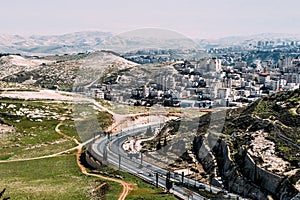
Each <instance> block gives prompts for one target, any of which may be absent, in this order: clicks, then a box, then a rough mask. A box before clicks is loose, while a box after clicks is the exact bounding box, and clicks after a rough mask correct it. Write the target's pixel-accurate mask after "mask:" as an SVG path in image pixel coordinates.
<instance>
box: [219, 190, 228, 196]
mask: <svg viewBox="0 0 300 200" xmlns="http://www.w3.org/2000/svg"><path fill="white" fill-rule="evenodd" d="M217 194H223V195H227V194H228V191H227V190H221V191H219V192H218V193H217Z"/></svg>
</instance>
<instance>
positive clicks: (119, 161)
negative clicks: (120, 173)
mask: <svg viewBox="0 0 300 200" xmlns="http://www.w3.org/2000/svg"><path fill="white" fill-rule="evenodd" d="M120 169H121V155H120V154H119V170H120Z"/></svg>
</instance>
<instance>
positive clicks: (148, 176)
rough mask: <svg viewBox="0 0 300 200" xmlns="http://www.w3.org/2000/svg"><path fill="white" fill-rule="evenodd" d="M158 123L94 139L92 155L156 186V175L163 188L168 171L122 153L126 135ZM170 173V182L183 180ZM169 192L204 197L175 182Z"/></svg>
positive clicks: (210, 187) (179, 195)
mask: <svg viewBox="0 0 300 200" xmlns="http://www.w3.org/2000/svg"><path fill="white" fill-rule="evenodd" d="M159 125H160V124H159V123H151V124H146V125H140V126H136V127H134V128H127V129H125V130H123V131H122V132H119V133H116V134H114V135H112V136H111V137H107V136H102V137H100V138H98V139H96V140H95V141H94V143H93V144H92V145H91V146H90V151H91V154H92V155H93V156H94V157H95V158H96V159H98V160H100V161H101V162H102V163H104V164H109V165H113V166H115V167H118V168H120V169H122V170H124V171H127V172H129V173H131V174H133V175H135V176H137V177H139V178H141V179H143V180H145V181H147V182H149V183H151V184H154V185H155V184H156V178H158V186H159V187H161V188H166V186H165V185H166V175H167V173H168V172H169V171H167V170H165V169H162V168H160V167H158V166H156V165H155V164H153V163H148V162H145V161H143V160H142V159H141V158H140V155H137V156H136V157H135V156H129V155H128V153H127V152H125V151H124V150H123V148H122V144H123V143H124V142H125V141H126V140H127V139H128V137H132V136H137V135H139V134H142V133H144V132H145V131H146V129H147V127H149V126H151V127H152V128H156V127H159ZM95 154H96V156H95ZM130 157H131V158H130ZM170 173H171V178H172V180H173V181H176V182H178V183H180V182H182V177H181V175H180V176H175V174H174V173H173V172H170ZM183 183H184V185H186V184H191V185H193V186H196V187H197V188H202V189H205V190H207V191H210V189H211V190H212V192H214V193H217V192H220V191H221V190H222V189H220V188H216V187H213V186H210V185H207V184H204V183H200V182H197V181H195V180H193V179H189V178H186V177H184V180H183ZM170 192H171V193H173V194H174V195H176V196H178V197H180V198H182V199H195V200H196V199H205V198H204V197H202V196H200V195H199V194H198V193H195V192H193V191H191V190H188V189H187V188H185V187H183V186H178V185H176V184H173V187H172V189H171V190H170ZM230 196H231V197H235V198H237V197H238V196H237V195H235V194H230ZM239 199H241V198H239Z"/></svg>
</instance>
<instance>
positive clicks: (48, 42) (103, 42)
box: [0, 29, 300, 55]
mask: <svg viewBox="0 0 300 200" xmlns="http://www.w3.org/2000/svg"><path fill="white" fill-rule="evenodd" d="M143 33H145V36H144V35H143ZM166 33H167V36H168V35H169V36H170V38H169V39H167V38H166V35H164V34H166ZM174 33H175V32H173V33H172V32H169V31H161V30H155V29H149V30H147V29H146V31H133V32H127V33H126V34H123V35H121V39H120V37H119V36H113V34H112V33H110V32H99V31H86V32H75V33H70V34H63V35H49V36H39V35H32V36H20V35H1V34H0V53H18V54H23V55H42V54H44V55H45V54H47V55H50V54H70V53H80V52H86V51H96V50H102V49H105V47H108V49H112V50H115V49H116V48H119V47H120V49H123V50H127V49H126V48H124V47H130V48H131V49H142V48H144V47H145V46H146V47H153V46H155V45H157V46H158V47H159V48H167V47H170V48H172V47H174V46H177V47H178V48H179V47H180V48H182V46H188V47H193V48H194V47H197V48H211V47H226V46H234V45H249V44H250V43H252V44H256V42H257V41H259V40H273V41H274V42H281V41H287V42H288V41H299V40H300V34H271V33H264V34H257V35H251V36H233V37H225V38H220V39H195V40H191V39H189V38H187V37H185V36H183V35H180V34H177V35H176V34H174ZM149 34H153V35H152V36H151V37H149ZM128 35H131V37H129V36H128ZM162 35H163V37H162ZM153 36H154V37H153ZM177 36H179V37H177ZM156 37H157V38H156ZM179 40H180V41H181V43H179V42H178V41H179ZM107 42H108V43H109V44H108V45H107ZM192 43H193V44H192ZM179 44H181V45H179ZM111 45H114V46H113V48H111ZM106 49H107V48H106Z"/></svg>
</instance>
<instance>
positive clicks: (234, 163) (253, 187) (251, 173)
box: [193, 136, 297, 200]
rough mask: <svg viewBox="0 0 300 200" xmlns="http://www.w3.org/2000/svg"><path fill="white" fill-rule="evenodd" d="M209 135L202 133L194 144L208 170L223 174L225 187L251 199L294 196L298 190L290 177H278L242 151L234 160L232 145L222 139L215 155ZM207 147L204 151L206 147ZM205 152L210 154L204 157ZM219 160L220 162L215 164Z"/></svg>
mask: <svg viewBox="0 0 300 200" xmlns="http://www.w3.org/2000/svg"><path fill="white" fill-rule="evenodd" d="M204 141H205V138H203V136H198V137H196V138H195V139H194V143H193V147H194V152H195V154H196V156H197V159H198V160H199V161H200V162H201V164H202V165H203V166H204V168H205V170H207V172H208V173H210V174H212V173H214V170H213V169H216V173H217V174H216V175H217V176H220V177H222V180H223V184H224V186H225V188H226V189H227V190H228V191H230V192H233V193H237V194H240V195H241V196H244V197H247V198H251V199H260V200H263V199H267V196H268V195H271V196H272V197H273V198H274V199H291V198H292V197H293V196H295V195H296V194H297V191H296V190H295V188H294V187H293V185H292V184H291V183H290V182H289V181H288V179H287V178H285V177H281V176H278V175H276V174H273V173H271V172H268V171H266V170H264V169H261V168H260V167H258V166H257V165H255V163H254V161H253V160H252V159H251V157H250V156H249V155H248V154H247V153H245V152H244V151H243V150H241V151H240V152H239V153H238V155H237V156H236V157H235V158H234V159H232V158H231V153H230V149H229V147H228V145H227V144H226V142H225V141H223V140H221V139H219V140H218V142H217V144H216V145H215V147H214V148H213V151H212V152H213V155H212V153H209V152H208V151H209V150H208V149H207V147H205V142H204ZM205 149H206V150H207V152H204V151H203V150H205ZM203 153H205V155H206V156H204V157H203ZM215 163H217V165H215Z"/></svg>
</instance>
